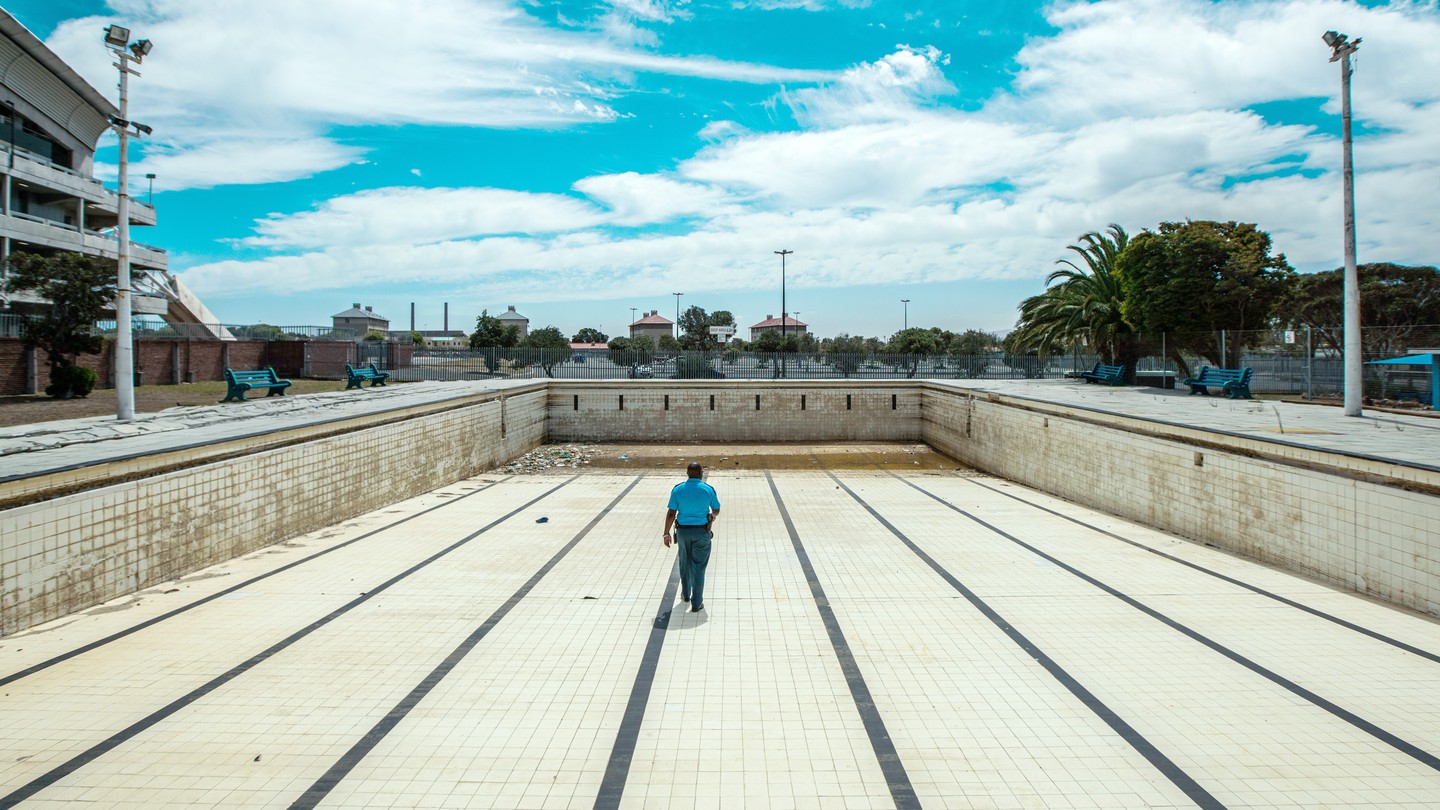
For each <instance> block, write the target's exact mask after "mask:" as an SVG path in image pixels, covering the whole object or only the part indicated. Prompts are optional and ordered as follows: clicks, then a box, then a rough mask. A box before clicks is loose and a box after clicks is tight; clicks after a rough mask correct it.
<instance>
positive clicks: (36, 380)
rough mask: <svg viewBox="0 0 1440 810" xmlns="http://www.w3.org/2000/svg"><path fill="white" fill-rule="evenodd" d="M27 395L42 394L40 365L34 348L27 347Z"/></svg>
mask: <svg viewBox="0 0 1440 810" xmlns="http://www.w3.org/2000/svg"><path fill="white" fill-rule="evenodd" d="M25 393H27V394H38V393H40V363H39V362H38V361H37V357H36V350H35V347H34V346H26V347H25Z"/></svg>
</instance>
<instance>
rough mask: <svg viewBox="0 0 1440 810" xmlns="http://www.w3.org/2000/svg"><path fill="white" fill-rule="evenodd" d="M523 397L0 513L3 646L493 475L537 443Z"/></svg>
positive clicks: (534, 405) (460, 406) (241, 445)
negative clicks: (20, 635) (21, 634)
mask: <svg viewBox="0 0 1440 810" xmlns="http://www.w3.org/2000/svg"><path fill="white" fill-rule="evenodd" d="M530 388H531V390H530V391H529V392H528V393H524V392H520V393H514V394H509V395H506V396H503V397H502V396H499V395H496V394H487V395H484V396H477V397H474V398H473V401H467V400H460V401H458V402H450V403H446V404H444V405H443V406H437V407H436V408H434V409H432V410H431V411H430V412H424V410H423V409H422V411H421V412H420V413H413V412H410V413H406V414H404V415H403V416H400V417H398V418H396V419H395V420H394V421H389V422H383V423H381V424H377V425H373V426H369V427H363V428H361V429H357V430H352V431H343V430H342V431H341V432H339V433H334V434H333V435H329V436H326V437H324V438H318V439H314V440H309V441H304V440H301V441H299V442H297V443H294V444H288V445H282V446H279V447H273V448H272V449H261V450H257V451H255V452H245V446H246V445H254V444H256V443H257V442H258V441H259V440H256V439H250V440H237V441H236V442H235V443H234V444H235V445H236V446H234V447H227V446H226V445H223V444H222V445H208V446H206V447H205V448H203V449H197V450H196V451H195V452H196V453H197V454H198V453H205V454H210V455H212V456H217V457H219V460H214V461H209V462H201V463H195V464H192V465H191V466H185V467H182V468H181V469H178V470H174V471H172V472H166V473H161V474H157V475H150V476H146V477H141V478H138V479H136V480H133V481H125V482H123V483H115V484H110V485H106V486H100V487H97V488H94V489H89V490H84V491H80V492H75V493H73V494H68V495H62V496H60V497H56V498H51V499H49V500H43V501H39V502H37V503H33V504H29V505H25V506H19V507H15V508H11V509H7V510H4V511H3V512H0V525H3V526H5V531H4V533H3V537H0V582H3V586H0V635H4V634H8V633H13V632H15V631H17V630H22V629H24V628H26V627H31V626H33V625H36V624H39V623H41V622H46V621H49V620H51V619H55V618H59V617H61V616H65V615H67V614H69V613H72V612H75V611H77V610H83V609H85V608H87V607H90V606H92V605H96V604H99V603H101V602H104V601H107V600H109V599H113V598H115V597H117V596H123V595H125V594H129V593H133V592H135V591H139V590H143V589H144V588H146V587H149V586H152V585H155V584H157V583H162V582H167V581H170V580H174V579H176V578H178V577H182V576H184V575H186V574H188V573H190V572H192V571H196V570H199V569H201V568H204V567H206V566H210V565H214V564H216V563H219V562H224V561H226V560H229V559H232V558H234V557H237V556H240V555H242V554H247V553H249V552H251V551H254V550H255V549H258V548H261V547H263V546H266V545H269V544H271V543H275V542H278V541H281V540H284V539H286V538H289V537H294V536H296V535H299V534H303V533H305V532H310V531H314V530H316V529H320V528H324V527H326V526H332V525H334V524H336V523H340V522H342V521H345V520H348V519H350V518H352V517H355V516H356V515H359V514H363V513H365V512H368V511H371V510H373V509H377V508H379V507H381V506H384V505H386V504H389V503H394V502H396V501H399V500H402V499H405V498H409V497H413V496H415V495H419V494H421V493H424V492H429V491H431V490H433V489H435V488H437V487H441V486H444V485H446V484H450V483H453V482H455V481H458V480H460V479H463V478H466V477H468V476H471V475H474V474H476V473H479V472H483V471H484V470H487V469H491V468H493V467H495V466H496V465H498V464H500V463H502V462H504V461H505V460H507V459H510V458H513V457H514V456H517V455H520V454H522V453H524V452H526V451H528V450H531V449H533V448H535V447H537V446H539V445H540V444H541V443H543V441H544V439H545V393H544V387H543V384H541V385H536V386H530ZM411 410H412V411H413V410H414V409H411ZM297 432H302V431H297ZM265 441H267V442H269V443H271V444H273V443H274V441H275V437H274V436H267V437H265ZM64 478H65V479H66V480H67V481H68V480H70V479H73V474H72V475H69V476H64Z"/></svg>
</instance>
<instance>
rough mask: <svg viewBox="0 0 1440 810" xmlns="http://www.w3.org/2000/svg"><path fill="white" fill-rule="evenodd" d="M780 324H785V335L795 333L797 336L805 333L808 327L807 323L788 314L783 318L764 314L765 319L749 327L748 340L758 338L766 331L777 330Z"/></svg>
mask: <svg viewBox="0 0 1440 810" xmlns="http://www.w3.org/2000/svg"><path fill="white" fill-rule="evenodd" d="M782 324H783V325H784V326H785V334H786V335H795V336H797V337H798V336H800V335H803V334H805V333H806V332H807V331H809V329H810V325H809V324H807V323H805V322H803V321H798V320H796V319H794V318H792V317H791V316H789V315H786V316H785V317H784V318H783V319H782V318H777V317H775V316H774V315H766V316H765V320H763V321H761V322H759V323H757V324H754V325H752V326H751V327H750V340H752V341H755V340H759V339H760V336H761V335H762V334H764V333H766V332H779V331H780V326H781V325H782Z"/></svg>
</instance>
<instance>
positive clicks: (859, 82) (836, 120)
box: [785, 46, 955, 127]
mask: <svg viewBox="0 0 1440 810" xmlns="http://www.w3.org/2000/svg"><path fill="white" fill-rule="evenodd" d="M949 61H950V58H949V57H948V56H946V55H945V54H943V53H941V52H940V50H939V49H937V48H935V47H933V46H931V47H926V48H910V47H906V46H901V47H900V49H899V50H897V51H895V52H894V53H892V54H890V55H889V56H886V57H885V58H883V59H880V60H878V61H876V62H872V63H868V64H863V65H859V66H857V67H854V68H851V69H849V70H847V71H845V72H844V73H843V74H841V76H840V77H839V79H837V80H836V81H835V82H834V83H832V84H829V85H826V86H823V87H819V88H815V89H804V90H797V91H794V92H792V93H788V94H787V95H786V99H785V100H786V103H787V104H789V105H790V107H791V109H793V110H794V111H795V116H796V118H797V119H798V120H799V121H800V122H801V123H803V124H805V125H807V126H818V127H833V126H840V125H844V124H854V123H863V122H869V121H894V120H895V119H897V118H902V117H906V116H909V115H911V114H913V113H914V112H915V111H916V110H917V108H919V107H921V106H922V105H928V104H929V103H931V102H933V101H934V100H935V99H937V98H939V97H940V96H943V95H946V94H948V93H951V92H954V90H955V88H954V86H952V85H951V84H950V82H949V81H947V80H946V79H945V76H944V75H943V74H942V73H941V72H940V66H941V65H945V64H948V63H949Z"/></svg>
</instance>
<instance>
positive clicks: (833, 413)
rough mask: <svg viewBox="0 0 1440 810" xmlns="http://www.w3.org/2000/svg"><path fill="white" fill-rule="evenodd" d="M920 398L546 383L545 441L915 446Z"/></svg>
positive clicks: (803, 385) (911, 392)
mask: <svg viewBox="0 0 1440 810" xmlns="http://www.w3.org/2000/svg"><path fill="white" fill-rule="evenodd" d="M922 398H923V394H922V392H921V390H920V389H919V387H917V386H915V385H913V384H905V383H900V384H897V383H895V382H893V381H891V382H884V383H869V382H860V381H856V382H853V383H845V384H838V383H837V384H831V385H827V384H824V383H816V382H814V381H804V382H778V381H777V382H759V383H752V382H724V383H705V382H696V381H673V382H672V381H666V382H663V383H662V382H657V383H623V384H619V385H617V384H616V383H615V382H613V381H609V382H606V381H595V382H584V381H575V382H568V381H567V382H552V383H550V397H549V407H548V409H547V410H548V416H547V419H546V425H547V430H548V431H549V435H550V438H551V440H552V441H596V442H611V441H634V442H642V441H658V442H727V441H728V442H758V443H764V442H846V441H895V442H901V441H908V442H918V441H920V434H921V421H922V413H921V407H920V403H921V400H922Z"/></svg>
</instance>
